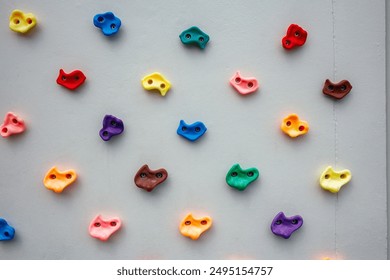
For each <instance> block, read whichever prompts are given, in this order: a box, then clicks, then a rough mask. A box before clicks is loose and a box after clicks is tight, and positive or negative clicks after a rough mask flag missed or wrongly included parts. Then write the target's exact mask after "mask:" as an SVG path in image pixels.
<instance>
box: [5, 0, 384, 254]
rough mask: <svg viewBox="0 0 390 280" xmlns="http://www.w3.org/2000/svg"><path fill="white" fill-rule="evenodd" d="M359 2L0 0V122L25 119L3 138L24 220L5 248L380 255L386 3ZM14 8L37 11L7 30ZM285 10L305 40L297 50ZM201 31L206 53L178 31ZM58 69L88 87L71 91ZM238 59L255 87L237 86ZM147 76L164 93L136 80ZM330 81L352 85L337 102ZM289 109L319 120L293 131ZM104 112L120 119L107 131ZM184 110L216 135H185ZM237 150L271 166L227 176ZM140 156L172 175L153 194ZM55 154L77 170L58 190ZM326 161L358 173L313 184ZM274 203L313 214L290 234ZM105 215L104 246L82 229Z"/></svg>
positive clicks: (249, 163)
mask: <svg viewBox="0 0 390 280" xmlns="http://www.w3.org/2000/svg"><path fill="white" fill-rule="evenodd" d="M358 2H359V4H357V3H356V1H353V0H345V1H341V0H333V1H331V0H329V1H310V0H302V1H281V0H280V1H255V0H253V1H206V0H202V1H201V0H199V1H180V0H172V1H144V0H139V1H138V0H137V1H125V0H122V1H93V0H85V1H49V0H40V1H38V0H29V1H27V0H26V1H1V2H0V18H1V19H2V20H1V21H0V38H1V39H0V62H1V75H0V100H1V101H0V117H1V118H3V116H5V114H6V113H7V112H9V111H12V112H15V113H17V114H18V116H20V117H21V118H22V119H23V120H24V121H25V123H26V131H25V132H24V133H22V134H20V135H15V136H11V137H9V138H1V139H0V178H1V183H0V217H1V218H4V219H6V220H7V222H8V223H9V224H10V225H11V226H12V227H14V228H15V230H16V233H15V238H14V239H13V240H11V241H4V242H3V241H2V242H0V259H237V258H250V259H322V258H326V257H328V258H331V259H386V258H387V234H388V233H387V217H386V213H387V208H386V205H387V201H386V114H385V113H386V111H385V1H383V0H376V1H358ZM14 9H20V10H22V11H25V12H31V13H34V15H35V16H36V18H37V25H36V27H34V29H32V30H31V31H30V32H29V33H28V34H25V35H21V34H17V33H15V32H13V31H11V30H10V28H9V26H8V25H9V20H8V19H9V16H10V14H11V12H12V11H13V10H14ZM107 11H112V12H113V13H115V15H116V16H117V17H119V18H120V19H121V22H122V25H121V27H120V30H119V32H118V33H117V34H115V35H114V36H110V37H107V36H104V35H103V34H102V32H101V30H100V29H99V28H97V27H95V26H94V24H93V18H94V16H95V15H96V14H100V13H104V12H107ZM292 23H296V24H299V25H300V26H301V27H303V28H304V29H305V30H306V31H307V32H308V37H307V41H306V43H305V44H304V45H303V46H301V47H299V48H297V49H296V50H292V51H288V50H285V49H284V48H283V47H282V44H281V40H282V38H283V37H284V36H285V35H286V30H287V28H288V26H289V25H290V24H292ZM191 26H198V27H199V28H200V29H201V30H202V31H204V32H205V33H207V34H208V35H209V36H210V41H209V42H208V43H207V46H206V47H205V48H204V49H203V50H202V49H199V48H198V47H196V46H193V47H190V46H186V45H183V44H182V42H181V41H180V39H179V35H180V34H181V33H182V32H183V30H185V29H187V28H189V27H191ZM60 69H64V70H65V71H66V72H70V71H72V70H74V69H80V70H82V71H83V73H84V74H85V76H86V77H87V78H86V81H85V83H84V84H83V85H82V86H80V88H79V89H77V91H74V92H73V91H70V90H68V89H66V88H64V87H62V86H60V85H59V84H57V83H56V80H57V77H58V73H59V70H60ZM237 71H240V73H241V74H242V75H243V76H246V77H256V78H257V79H258V82H259V89H258V90H257V91H256V92H254V93H253V94H250V95H248V96H242V95H240V94H239V93H238V92H237V91H236V90H235V89H234V88H233V87H232V86H231V85H230V84H229V80H230V79H231V78H232V77H233V76H234V75H235V73H236V72H237ZM153 72H160V73H162V74H163V75H164V77H165V78H166V79H168V80H169V82H170V83H171V88H170V89H169V91H168V92H167V94H166V95H165V96H164V97H163V96H161V95H160V94H158V92H154V93H153V92H149V91H146V90H145V89H144V88H143V87H142V84H141V80H142V79H143V77H145V76H146V75H149V74H150V73H153ZM326 79H330V80H331V81H333V82H338V81H341V80H344V79H345V80H348V81H349V82H350V83H351V85H352V86H353V88H352V90H351V92H350V93H349V94H348V95H347V96H345V97H344V98H343V99H341V100H335V99H333V98H331V97H329V96H325V95H324V94H323V93H322V89H323V85H324V82H325V80H326ZM293 113H295V114H297V115H298V116H299V117H300V118H301V119H303V120H305V121H307V122H308V124H309V126H310V129H309V131H308V132H307V133H306V134H305V135H302V136H299V137H297V138H290V137H289V136H287V135H286V134H284V133H283V132H282V130H281V129H280V126H281V123H282V120H283V118H284V117H286V116H287V115H289V114H293ZM105 115H113V116H116V117H118V118H120V119H121V120H122V121H123V123H124V127H125V129H124V131H123V133H122V134H120V135H118V136H115V137H114V138H112V139H111V140H110V141H103V140H102V138H101V137H100V136H99V131H100V130H101V128H102V121H103V118H104V116H105ZM180 120H184V121H185V122H186V123H194V122H196V121H202V122H203V123H204V125H205V126H206V127H207V132H206V133H205V134H204V135H203V136H202V137H201V138H200V139H198V140H197V141H196V142H191V141H187V139H184V138H183V137H181V136H180V135H178V134H177V132H176V131H177V128H178V126H179V123H180ZM0 121H1V120H0ZM236 163H238V164H240V165H241V166H242V168H249V167H255V168H257V169H258V171H259V174H260V175H259V178H258V179H257V180H256V181H254V182H252V183H251V184H250V185H249V186H248V187H247V189H245V190H244V191H238V190H236V189H234V188H231V187H229V186H228V185H227V183H226V181H225V177H226V174H227V173H228V171H229V170H230V168H231V167H232V166H233V165H234V164H236ZM144 164H148V165H149V167H150V168H151V169H158V168H164V169H166V170H167V172H168V174H169V176H168V178H167V180H166V181H165V182H164V183H162V184H161V185H159V186H158V187H157V188H156V189H155V190H153V191H152V192H147V191H145V190H142V189H141V188H138V187H137V186H136V185H135V183H134V176H135V175H136V173H137V172H138V170H139V169H140V168H141V166H143V165H144ZM53 166H57V167H58V168H59V169H60V170H66V169H74V170H75V171H76V172H77V180H76V181H75V182H74V183H73V184H72V185H71V186H69V187H68V188H67V189H65V190H64V191H63V192H62V193H55V192H52V191H51V190H48V189H47V188H45V186H44V184H43V178H44V176H45V175H46V173H47V172H48V170H49V169H50V168H51V167H53ZM328 166H332V167H333V168H334V169H336V170H341V169H348V170H350V171H351V174H352V180H351V181H350V182H349V183H348V184H346V185H345V186H344V187H343V188H342V189H341V190H340V192H338V193H330V192H328V191H325V190H323V189H322V188H321V187H320V185H319V179H320V176H321V174H322V172H323V171H324V170H325V169H326V168H327V167H328ZM279 212H284V214H285V215H286V216H293V215H300V216H301V217H302V219H303V225H302V227H301V228H300V229H299V230H297V231H296V232H294V233H293V235H292V236H291V237H290V238H289V239H284V238H282V237H280V236H276V235H274V234H273V233H272V231H271V229H270V226H271V222H272V221H273V219H274V217H275V216H276V215H277V214H278V213H279ZM188 213H192V214H193V215H194V216H199V217H200V216H209V217H211V218H212V221H213V224H212V226H211V227H210V229H209V230H208V231H207V232H204V234H203V235H202V236H201V237H200V238H199V239H198V240H191V239H190V238H186V237H184V236H183V235H182V234H181V233H180V231H179V225H180V223H181V222H182V220H183V218H184V217H185V216H186V215H187V214H188ZM98 214H102V215H103V216H113V217H119V218H120V219H121V221H122V228H121V229H120V230H119V231H117V232H116V233H115V234H114V235H113V236H112V237H111V238H110V239H109V240H108V241H107V242H102V241H100V240H98V239H95V238H92V237H91V236H90V234H89V233H88V227H89V225H90V223H91V221H92V220H93V219H94V218H95V217H96V216H97V215H98Z"/></svg>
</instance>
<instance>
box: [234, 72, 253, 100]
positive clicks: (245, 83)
mask: <svg viewBox="0 0 390 280" xmlns="http://www.w3.org/2000/svg"><path fill="white" fill-rule="evenodd" d="M230 84H231V85H232V86H233V87H234V88H235V89H236V90H237V91H238V92H239V93H240V94H242V95H247V94H250V93H253V92H255V91H256V90H257V89H258V88H259V82H258V81H257V80H256V78H253V77H248V78H244V77H242V76H241V75H240V72H239V71H237V72H236V74H235V75H234V76H233V77H232V78H231V79H230Z"/></svg>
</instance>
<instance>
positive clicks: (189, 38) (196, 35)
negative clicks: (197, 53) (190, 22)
mask: <svg viewBox="0 0 390 280" xmlns="http://www.w3.org/2000/svg"><path fill="white" fill-rule="evenodd" d="M179 38H180V40H181V42H182V43H183V44H184V45H197V46H198V47H199V48H201V49H204V48H205V47H206V44H207V42H208V41H209V40H210V37H209V35H207V34H206V33H204V32H203V31H202V30H200V29H199V28H198V27H196V26H192V27H190V28H188V29H186V30H184V31H183V32H182V33H181V34H180V36H179Z"/></svg>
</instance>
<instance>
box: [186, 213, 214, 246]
mask: <svg viewBox="0 0 390 280" xmlns="http://www.w3.org/2000/svg"><path fill="white" fill-rule="evenodd" d="M212 223H213V220H212V219H211V218H210V217H208V216H206V217H202V218H199V219H196V218H194V217H193V216H192V213H189V214H188V215H187V216H186V217H185V218H184V219H183V221H182V222H181V223H180V227H179V228H180V232H181V234H183V235H184V236H187V237H189V238H191V239H192V240H197V239H198V238H199V237H200V235H201V234H202V233H203V232H205V231H206V230H208V229H209V228H210V227H211V225H212Z"/></svg>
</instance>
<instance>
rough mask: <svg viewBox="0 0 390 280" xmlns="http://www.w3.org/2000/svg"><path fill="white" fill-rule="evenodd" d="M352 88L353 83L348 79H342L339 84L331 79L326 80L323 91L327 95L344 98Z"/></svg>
mask: <svg viewBox="0 0 390 280" xmlns="http://www.w3.org/2000/svg"><path fill="white" fill-rule="evenodd" d="M351 89H352V85H351V83H350V82H349V81H347V80H342V81H340V82H338V83H337V84H334V83H332V82H331V81H330V80H329V79H327V80H326V81H325V84H324V87H323V89H322V92H323V93H324V94H325V95H328V96H331V97H333V98H336V99H342V98H343V97H344V96H346V95H347V94H348V93H349V92H350V91H351Z"/></svg>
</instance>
